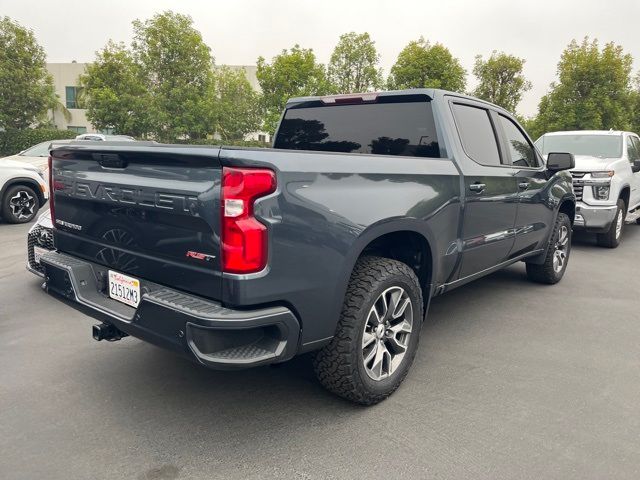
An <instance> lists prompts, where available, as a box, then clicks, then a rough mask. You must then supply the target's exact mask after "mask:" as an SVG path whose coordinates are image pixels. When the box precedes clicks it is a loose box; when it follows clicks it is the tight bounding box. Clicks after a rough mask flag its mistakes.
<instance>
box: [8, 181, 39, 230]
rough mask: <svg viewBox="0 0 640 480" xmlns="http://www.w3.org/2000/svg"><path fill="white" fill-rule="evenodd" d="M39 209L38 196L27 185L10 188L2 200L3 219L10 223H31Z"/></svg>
mask: <svg viewBox="0 0 640 480" xmlns="http://www.w3.org/2000/svg"><path fill="white" fill-rule="evenodd" d="M39 209H40V200H39V199H38V195H37V194H36V192H34V190H33V189H32V188H31V187H27V186H26V185H14V186H12V187H9V188H8V189H7V191H6V193H5V194H4V198H3V199H2V217H3V218H4V219H5V221H7V222H9V223H27V222H30V221H31V220H33V218H34V217H35V216H36V213H38V210H39Z"/></svg>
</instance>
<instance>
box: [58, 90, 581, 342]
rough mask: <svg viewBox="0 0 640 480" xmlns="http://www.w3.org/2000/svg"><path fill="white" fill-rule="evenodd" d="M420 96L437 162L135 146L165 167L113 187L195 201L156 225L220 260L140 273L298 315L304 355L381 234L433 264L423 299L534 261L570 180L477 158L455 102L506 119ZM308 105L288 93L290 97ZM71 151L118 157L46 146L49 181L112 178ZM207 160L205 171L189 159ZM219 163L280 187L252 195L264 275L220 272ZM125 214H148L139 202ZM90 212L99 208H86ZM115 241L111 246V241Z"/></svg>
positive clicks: (448, 97)
mask: <svg viewBox="0 0 640 480" xmlns="http://www.w3.org/2000/svg"><path fill="white" fill-rule="evenodd" d="M397 93H398V92H387V93H384V94H383V95H394V94H397ZM403 93H404V94H405V95H406V94H407V92H403ZM415 93H419V94H422V95H425V94H426V95H428V96H429V98H431V99H432V108H433V114H434V118H435V121H436V127H437V134H438V142H439V146H440V152H441V156H442V158H425V157H404V156H386V155H367V154H350V153H328V152H311V151H298V150H279V149H246V148H245V149H241V148H233V147H222V148H220V149H216V148H197V147H180V148H174V147H168V146H160V145H155V146H144V147H138V151H139V152H146V153H144V154H145V155H150V156H153V157H155V158H159V159H160V160H158V161H159V162H160V163H161V164H162V159H166V160H167V162H168V165H165V167H163V168H156V170H155V171H154V170H153V169H152V168H150V167H144V166H142V165H139V166H138V167H137V169H136V170H133V171H132V172H131V175H129V176H128V177H127V174H126V173H122V175H123V176H122V177H120V178H117V177H116V178H115V179H114V177H110V180H111V182H112V183H115V184H134V185H138V186H144V187H145V188H148V189H149V190H151V191H152V192H153V191H156V192H157V191H158V190H159V189H165V190H166V189H168V188H169V187H170V186H172V188H173V190H171V191H172V192H173V193H174V194H175V195H178V194H180V195H186V196H188V197H189V198H191V197H193V198H195V200H194V205H192V208H191V210H190V211H188V212H187V211H181V212H180V213H179V214H177V213H176V212H171V213H172V215H170V216H169V217H167V218H165V220H164V221H163V223H162V224H161V225H160V226H158V227H157V229H160V230H156V231H159V232H160V234H161V235H162V236H163V238H162V239H161V240H162V241H163V242H164V243H167V242H169V241H170V240H173V241H174V242H177V245H178V246H179V247H180V248H181V249H184V248H187V245H188V241H187V240H188V235H187V234H192V235H193V238H194V239H195V240H197V242H199V243H198V245H197V247H198V248H201V249H203V248H204V249H206V252H207V253H209V252H210V253H212V255H216V257H215V259H214V260H213V261H212V262H211V263H210V264H209V265H206V267H205V266H198V265H196V264H188V262H186V261H184V260H182V261H179V260H178V253H177V251H176V252H174V251H171V252H168V253H167V257H166V258H167V259H169V260H171V262H173V263H171V265H173V266H174V270H173V271H172V275H173V276H167V275H166V272H163V267H162V265H161V262H160V263H158V262H156V263H157V264H156V265H155V266H154V265H152V266H150V267H149V268H148V269H147V270H144V271H143V272H142V275H141V278H142V279H143V280H144V279H146V280H148V281H151V282H156V283H159V284H164V285H166V286H168V287H172V288H176V289H178V290H183V291H186V292H188V293H191V294H197V295H201V296H203V297H206V298H209V299H212V300H215V301H219V302H220V303H221V304H222V305H224V306H225V307H228V308H233V309H238V310H250V309H254V308H255V309H258V308H265V307H268V306H283V307H286V308H287V309H289V310H290V311H291V312H292V313H293V314H294V315H295V316H296V318H297V320H298V322H299V323H300V329H301V332H300V337H299V342H300V344H299V348H298V352H304V351H308V350H312V349H314V348H317V347H319V346H322V344H323V343H324V342H326V341H327V340H328V339H329V338H331V337H332V335H333V334H334V332H335V328H336V324H337V322H338V319H339V314H340V310H341V307H342V304H343V301H344V295H345V292H346V289H347V284H348V281H349V277H350V274H351V272H352V270H353V267H354V265H355V263H356V261H357V259H358V257H359V256H360V255H361V254H362V252H363V251H364V250H365V249H366V247H367V246H368V245H369V244H370V243H371V242H372V241H374V240H375V239H377V238H378V237H380V236H382V235H385V234H388V233H392V232H404V231H408V232H415V233H416V234H418V235H420V236H421V237H422V238H424V240H425V241H426V243H427V244H428V247H429V250H430V252H429V254H430V256H431V259H430V260H431V261H430V262H429V263H430V265H431V267H432V272H431V275H430V278H431V282H430V284H429V285H426V286H425V292H426V293H427V296H428V297H430V296H433V295H436V294H439V293H442V292H444V291H446V290H447V289H449V288H453V287H455V286H458V285H461V284H463V283H466V282H467V281H470V280H472V279H475V278H478V277H479V276H482V275H485V274H487V273H490V272H491V271H494V270H495V269H497V268H501V267H503V266H505V265H507V264H509V263H511V262H513V261H517V260H521V259H525V258H527V257H530V258H529V260H530V261H539V256H540V254H541V253H543V252H544V251H545V249H546V245H547V242H548V239H549V235H550V233H551V226H552V225H553V223H554V220H555V218H556V215H557V213H558V210H559V208H560V207H561V204H562V203H563V202H569V203H571V205H572V206H573V204H574V203H575V197H574V195H573V192H572V187H571V177H570V175H569V174H568V173H567V172H558V173H555V174H551V173H549V172H547V170H546V169H545V167H544V166H541V167H539V168H521V167H514V166H512V165H510V164H509V165H503V166H501V167H498V168H496V167H486V166H483V165H480V164H478V163H476V162H475V161H474V160H473V159H471V158H470V157H469V156H468V155H467V154H466V153H465V151H464V149H463V147H462V145H461V142H460V138H459V135H458V131H457V129H456V124H455V120H454V117H453V114H452V111H451V106H450V103H451V102H452V101H454V100H455V101H460V102H470V103H472V102H475V103H480V104H481V105H482V106H483V108H489V109H491V110H492V111H494V112H496V114H498V113H499V114H501V115H504V116H509V114H508V113H507V112H504V111H503V110H501V109H499V108H498V107H495V106H492V105H490V104H487V103H484V102H478V101H477V100H476V99H472V98H470V97H465V96H462V95H456V94H451V93H450V92H444V91H437V90H435V91H434V90H416V91H415ZM308 100H309V99H293V100H291V101H290V105H295V104H296V103H299V102H302V101H308ZM501 147H502V148H504V146H503V145H502V146H501ZM74 149H75V150H74ZM74 151H75V152H76V153H74ZM79 151H81V152H83V153H82V155H85V156H86V155H87V154H89V153H91V152H96V151H98V152H99V151H103V152H104V151H112V152H116V151H117V152H121V151H123V147H117V148H116V147H108V143H105V144H104V145H102V146H99V145H91V146H84V145H83V146H82V147H77V146H76V147H73V146H71V147H69V146H64V147H61V148H60V149H58V150H56V151H54V180H55V179H56V178H57V175H60V170H61V169H64V168H67V167H69V166H72V167H73V168H72V169H71V170H73V169H74V168H76V171H75V175H84V173H86V175H87V176H88V178H89V179H90V180H91V179H93V180H95V181H96V182H105V181H106V180H107V178H108V175H111V174H104V175H103V174H101V173H100V168H99V167H91V168H89V169H88V170H86V171H84V169H86V167H82V166H81V165H80V162H76V161H75V160H73V158H74V155H77V152H79ZM208 155H209V156H210V157H211V163H210V164H208V165H207V164H206V162H205V164H202V163H201V162H199V161H196V160H193V159H194V158H196V159H197V158H202V157H206V156H208ZM183 157H185V158H186V157H189V158H191V160H185V161H187V163H188V161H193V162H195V163H194V165H196V166H195V167H193V168H190V169H188V170H184V169H183V170H180V162H176V158H178V159H180V158H183ZM65 162H66V163H65ZM134 163H135V162H134ZM225 166H233V167H266V168H270V169H272V170H274V171H275V172H276V177H277V190H276V191H275V192H274V193H272V194H270V195H268V196H266V197H263V198H260V199H259V200H257V201H256V203H255V207H254V211H255V215H256V217H257V218H258V219H259V220H260V221H262V222H263V223H265V224H266V225H267V226H268V235H269V259H268V263H267V267H266V268H265V269H264V270H263V271H261V272H259V273H255V274H250V275H235V274H228V273H221V271H220V270H221V269H220V263H219V260H218V258H219V255H218V254H219V248H220V241H219V236H218V232H219V218H218V217H219V213H218V212H220V171H221V168H223V167H225ZM67 170H68V168H67ZM83 171H84V173H83ZM178 174H180V175H181V177H180V178H176V179H175V180H176V181H175V182H173V181H172V180H171V175H178ZM61 176H64V175H61ZM523 179H524V180H526V182H527V183H528V184H529V186H528V187H527V189H525V190H522V189H519V188H518V185H519V183H522V181H523ZM478 180H481V181H482V182H483V183H485V184H486V185H487V188H486V190H485V191H484V192H482V193H481V194H478V193H477V192H473V191H470V190H469V185H470V184H471V183H474V182H475V181H478ZM58 196H60V198H61V199H64V195H62V194H61V193H60V192H56V209H57V208H58V207H57V206H58V203H57V202H58ZM65 201H66V202H68V204H67V209H68V212H74V211H75V210H74V208H76V206H77V205H78V203H77V202H78V200H77V199H72V198H67V199H66V200H63V205H64V202H65ZM132 208H133V209H134V210H136V209H138V210H145V209H148V208H147V207H144V206H141V205H134V206H132ZM89 210H95V206H93V207H91V208H90V209H89ZM187 210H189V208H187ZM57 211H58V210H57ZM63 212H64V210H63ZM99 213H104V212H103V211H102V210H99ZM85 214H86V212H85ZM76 218H83V217H82V215H80V216H79V217H76ZM85 218H86V217H85ZM184 218H188V224H185V223H181V222H182V220H181V219H183V220H184ZM170 225H174V226H175V225H177V226H178V227H179V231H181V232H182V235H181V236H180V237H179V238H173V239H172V238H171V236H172V233H171V230H170V228H169V226H170ZM58 227H59V228H62V230H63V231H62V232H60V231H59V232H58V233H57V234H56V235H57V238H56V244H57V245H59V246H60V247H59V248H60V250H61V251H62V252H66V253H68V254H70V255H76V256H80V257H82V258H85V259H87V260H90V261H93V262H97V263H101V262H100V260H99V259H96V258H89V257H88V256H87V255H83V253H82V252H83V251H86V245H85V244H86V243H87V242H89V243H91V239H87V238H86V236H82V235H81V234H79V233H78V232H77V231H73V229H65V228H64V227H61V226H60V225H58ZM131 228H133V229H134V230H135V227H133V226H132V227H131ZM180 229H181V230H180ZM149 231H150V230H149V229H148V228H147V230H146V232H145V233H143V232H139V233H135V232H134V236H135V235H140V236H141V237H143V236H145V235H148V234H149ZM151 231H153V230H151ZM60 240H62V241H60ZM195 240H194V241H195ZM83 245H84V246H83ZM110 248H112V249H114V250H116V251H117V250H118V249H119V247H118V246H115V245H111V246H110ZM83 249H84V250H83ZM150 252H151V253H150ZM152 252H153V248H152V249H151V250H150V251H147V252H146V255H147V256H150V255H151V256H152ZM134 253H135V252H134ZM150 262H151V263H153V258H151V259H150ZM154 269H155V270H154ZM190 271H194V272H198V276H197V282H196V284H193V285H190V284H189V272H190ZM125 273H127V272H126V270H125ZM134 273H135V272H134ZM194 278H195V277H194ZM176 282H179V283H176ZM203 282H204V283H203ZM207 282H209V283H208V285H207Z"/></svg>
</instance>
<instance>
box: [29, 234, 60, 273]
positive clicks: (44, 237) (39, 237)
mask: <svg viewBox="0 0 640 480" xmlns="http://www.w3.org/2000/svg"><path fill="white" fill-rule="evenodd" d="M35 246H38V247H41V248H46V249H47V250H55V246H54V245H53V231H52V230H51V229H50V228H47V227H43V226H42V225H36V227H35V228H34V229H33V230H32V231H30V232H29V234H28V235H27V256H28V259H29V267H31V268H32V269H33V270H35V271H37V272H40V273H44V268H42V265H40V264H39V263H36V256H35V253H34V251H33V247H35Z"/></svg>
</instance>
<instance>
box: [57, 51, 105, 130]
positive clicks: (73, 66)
mask: <svg viewBox="0 0 640 480" xmlns="http://www.w3.org/2000/svg"><path fill="white" fill-rule="evenodd" d="M85 66H86V63H76V62H72V63H47V70H49V73H51V75H52V76H53V85H54V87H55V89H56V94H58V98H59V99H60V103H62V105H64V106H65V107H66V108H67V110H69V113H70V114H71V118H70V120H69V121H67V120H66V119H65V118H64V114H63V113H62V112H61V111H60V110H56V111H54V112H53V114H52V115H53V116H52V118H51V121H52V122H53V123H54V125H55V126H56V127H57V128H59V129H61V130H65V129H69V130H73V131H74V132H77V133H87V132H95V129H94V128H93V125H91V122H89V120H87V115H86V110H85V109H83V108H77V107H78V105H77V102H76V98H77V92H78V88H79V87H78V84H79V81H78V77H80V75H81V74H83V73H84V68H85Z"/></svg>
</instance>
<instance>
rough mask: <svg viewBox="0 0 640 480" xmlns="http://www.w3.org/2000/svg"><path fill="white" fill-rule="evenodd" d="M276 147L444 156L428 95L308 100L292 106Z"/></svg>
mask: <svg viewBox="0 0 640 480" xmlns="http://www.w3.org/2000/svg"><path fill="white" fill-rule="evenodd" d="M274 147H275V148H283V149H289V150H315V151H323V152H344V153H366V154H374V155H376V154H377V155H403V156H410V157H434V158H438V157H440V148H439V145H438V138H437V135H436V128H435V122H434V119H433V112H432V109H431V102H429V101H428V97H425V96H419V95H415V96H406V97H399V98H395V97H393V96H390V97H381V98H379V99H378V101H377V102H376V103H362V104H349V105H340V104H339V105H326V104H323V103H322V102H319V101H318V102H308V103H304V104H301V105H300V106H295V107H291V108H289V109H287V111H286V112H285V115H284V118H283V120H282V123H281V124H280V128H279V130H278V133H277V135H276V139H275V142H274Z"/></svg>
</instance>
